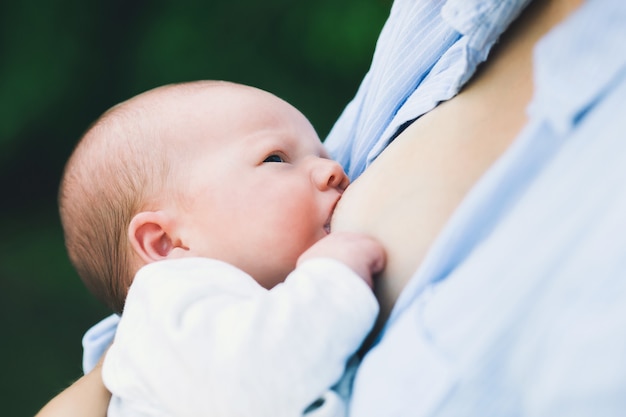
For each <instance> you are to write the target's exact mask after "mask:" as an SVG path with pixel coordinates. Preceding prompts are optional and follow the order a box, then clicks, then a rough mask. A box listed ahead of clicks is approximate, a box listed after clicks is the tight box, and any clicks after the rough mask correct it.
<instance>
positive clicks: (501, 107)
mask: <svg viewBox="0 0 626 417" xmlns="http://www.w3.org/2000/svg"><path fill="white" fill-rule="evenodd" d="M581 3H582V1H581V0H544V1H535V2H533V4H531V6H529V8H528V9H527V10H526V11H525V12H524V13H523V16H521V17H520V18H519V19H518V20H517V21H516V22H515V23H514V24H513V26H512V27H511V28H510V29H509V30H507V32H506V33H505V34H504V35H503V37H502V39H501V41H500V42H499V45H498V46H497V47H496V49H495V50H494V51H493V52H492V54H491V56H490V58H489V59H488V61H487V62H486V63H485V64H484V65H483V67H482V68H481V69H480V70H479V72H478V73H477V74H476V75H475V77H474V78H473V79H472V81H471V82H470V83H469V84H468V85H467V86H466V87H465V88H464V89H463V91H462V92H461V93H460V94H459V95H457V96H456V97H454V98H452V99H451V100H449V101H448V102H446V103H443V104H441V105H440V106H438V107H437V108H436V109H434V110H433V111H431V112H430V113H428V114H427V115H425V116H423V117H421V118H420V119H418V120H417V121H416V122H414V123H413V124H412V125H411V126H410V127H409V128H408V129H407V130H405V131H404V132H403V133H402V134H401V135H400V136H399V137H398V138H396V139H395V140H394V142H393V143H392V144H391V145H390V146H389V147H388V148H387V149H386V150H385V151H384V152H383V153H382V154H381V156H379V157H378V159H377V160H376V161H375V162H374V163H373V164H372V165H371V166H370V167H369V168H368V169H367V171H366V172H365V173H364V174H363V175H362V176H361V177H359V179H358V180H357V181H355V182H354V183H353V184H352V185H351V186H350V187H349V188H348V190H347V191H346V192H345V193H344V195H343V197H342V199H341V201H340V204H338V205H337V208H336V210H335V215H334V217H333V221H332V229H333V234H334V233H335V231H352V232H364V233H368V234H371V235H372V236H374V237H375V238H376V239H377V240H379V241H380V242H382V243H383V245H384V246H385V248H386V250H387V266H386V268H385V269H384V271H383V272H382V278H381V279H378V280H377V281H376V292H377V296H378V298H379V301H380V302H381V321H380V323H383V322H384V320H385V319H386V317H387V316H388V314H389V312H390V311H391V308H392V307H393V304H394V303H395V300H396V298H397V296H398V295H399V293H400V292H401V290H402V288H403V287H404V285H405V284H406V282H407V281H408V279H409V278H410V276H411V275H412V274H413V272H414V271H415V270H416V268H417V267H418V266H419V264H420V263H421V261H422V259H423V257H424V256H425V254H426V252H427V250H428V248H429V247H430V245H431V244H432V243H433V241H434V239H435V238H436V236H437V234H438V233H439V232H440V231H441V228H442V227H443V226H444V224H445V223H446V222H447V220H448V219H449V217H450V215H451V214H452V213H453V211H454V210H455V209H456V207H457V206H458V205H459V204H460V202H461V200H462V199H463V198H464V197H465V195H466V194H467V192H468V191H469V189H470V188H471V187H472V186H473V185H474V184H475V182H476V181H477V180H478V179H479V178H480V176H481V175H482V174H483V173H484V172H485V171H486V170H487V169H488V168H489V167H490V166H491V165H492V164H493V162H494V161H495V160H496V159H497V158H498V157H499V156H500V155H501V154H502V152H504V151H505V150H506V149H507V147H508V146H509V145H510V143H511V141H512V140H513V138H514V137H515V136H516V135H517V133H518V132H519V130H520V129H521V127H522V126H523V124H524V122H525V113H524V111H525V107H526V105H527V103H528V101H529V99H530V97H531V94H532V90H533V85H532V66H531V62H532V57H531V52H532V48H533V47H534V45H535V43H536V41H537V40H538V39H539V38H540V37H541V36H542V35H543V34H545V33H546V32H547V31H548V30H549V29H550V28H552V27H553V26H554V25H556V24H558V23H559V22H561V21H562V20H563V19H564V18H565V17H566V16H567V15H568V14H569V13H571V12H572V11H574V10H575V9H576V8H577V7H578V6H579V5H580V4H581ZM512 80H513V81H512ZM449 120H455V123H454V124H451V123H449ZM400 178H411V181H400V180H399V179H400ZM380 323H379V324H380ZM73 399H74V401H80V400H81V397H79V396H78V395H75V396H74V398H73ZM91 410H92V412H91V413H90V414H89V415H99V414H98V413H99V412H101V411H102V410H101V409H99V408H98V407H97V406H94V407H93V408H92V409H91ZM47 415H50V416H55V415H59V416H60V415H69V414H62V413H58V414H47ZM83 415H87V414H83Z"/></svg>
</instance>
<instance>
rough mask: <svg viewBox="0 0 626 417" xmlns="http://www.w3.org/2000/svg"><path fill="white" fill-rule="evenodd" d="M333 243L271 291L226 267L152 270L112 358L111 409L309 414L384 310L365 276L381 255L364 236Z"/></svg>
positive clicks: (187, 264) (108, 364)
mask: <svg viewBox="0 0 626 417" xmlns="http://www.w3.org/2000/svg"><path fill="white" fill-rule="evenodd" d="M324 241H325V242H323V243H322V242H320V244H319V245H316V247H313V248H311V250H310V251H307V252H310V253H307V254H305V255H303V257H302V258H301V259H300V260H299V267H298V268H297V270H296V271H294V273H293V274H291V275H290V276H289V277H288V279H287V280H286V282H285V283H284V284H281V285H279V286H277V287H275V288H274V289H272V290H271V291H267V290H264V289H263V288H261V287H260V286H259V285H258V284H257V283H256V282H254V281H253V280H252V279H251V278H250V277H249V276H247V275H245V274H243V273H242V272H241V271H239V270H238V269H236V268H233V267H232V266H230V265H226V264H224V263H221V262H218V261H212V260H207V259H186V260H180V261H173V262H167V263H162V264H161V265H156V264H154V265H155V268H150V267H148V268H146V269H145V270H144V271H143V272H146V271H147V272H146V274H143V276H142V273H140V275H139V276H138V277H137V279H136V281H135V283H134V284H133V287H131V291H130V293H129V299H128V304H127V308H126V310H125V313H124V317H123V318H122V321H121V323H120V327H119V329H118V334H117V336H116V342H115V343H114V345H113V347H112V348H111V351H110V352H109V354H108V356H107V358H106V361H105V369H104V380H105V383H106V384H107V386H108V387H109V388H110V389H111V390H112V392H113V393H114V399H113V400H112V403H111V404H112V405H111V409H110V411H113V412H114V411H115V410H116V409H118V410H123V409H126V410H128V409H129V407H130V408H134V414H139V411H141V412H143V413H145V414H151V415H159V414H160V412H164V413H167V412H170V413H174V414H176V415H204V414H208V413H214V414H215V415H239V414H241V415H246V414H254V415H258V416H261V415H268V416H269V415H272V416H275V415H294V413H295V415H297V414H299V413H301V412H302V411H303V410H304V409H305V408H306V406H307V405H309V404H310V403H311V402H312V401H314V400H315V399H316V398H317V397H318V396H319V395H321V394H322V393H323V392H324V391H326V390H327V389H328V388H329V387H330V386H331V385H333V383H334V382H336V381H337V379H338V378H339V377H340V376H341V374H342V372H343V369H344V365H345V361H346V359H347V358H348V357H349V356H350V355H351V354H352V353H353V352H354V351H355V350H356V349H357V348H358V347H359V345H360V343H361V341H362V340H363V338H364V337H365V336H366V334H367V333H368V332H369V330H370V328H371V326H372V324H373V322H374V320H375V317H376V315H377V311H378V310H377V304H376V302H375V299H374V298H373V295H372V293H371V291H370V289H369V288H368V286H367V285H364V283H363V281H366V282H368V283H369V282H371V274H372V273H374V272H376V271H377V269H379V268H380V267H382V263H383V261H382V260H384V257H383V256H382V255H381V254H382V249H380V247H379V246H376V245H377V244H376V243H375V242H373V241H371V240H369V239H366V238H361V237H358V236H356V235H347V234H346V235H344V236H343V237H342V236H340V235H337V236H333V235H332V234H331V235H330V236H329V237H328V238H326V239H324ZM344 246H347V247H352V249H349V248H348V249H346V248H344ZM375 247H377V248H378V249H379V250H376V249H375ZM358 253H360V257H359V256H357V254H358ZM329 258H330V259H329ZM333 258H334V259H333ZM353 258H356V259H353ZM337 259H341V260H342V262H348V263H350V262H352V264H351V267H352V268H354V269H355V270H358V271H359V274H361V275H362V276H360V277H359V276H357V275H356V274H355V273H354V272H353V271H352V270H351V269H350V268H348V267H347V266H346V265H345V264H344V263H340V262H337ZM376 259H378V260H376ZM208 264H210V265H211V270H212V272H211V276H207V269H206V268H205V266H206V265H208ZM152 269H153V270H154V271H158V273H157V274H150V271H151V270H152ZM216 270H217V271H216ZM136 284H137V285H136ZM119 406H122V408H118V407H119ZM137 408H138V409H137ZM120 415H121V414H120Z"/></svg>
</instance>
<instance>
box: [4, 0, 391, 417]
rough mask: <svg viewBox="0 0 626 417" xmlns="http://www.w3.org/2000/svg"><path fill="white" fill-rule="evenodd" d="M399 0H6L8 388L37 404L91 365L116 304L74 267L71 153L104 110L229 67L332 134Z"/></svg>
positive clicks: (23, 405) (30, 407)
mask: <svg viewBox="0 0 626 417" xmlns="http://www.w3.org/2000/svg"><path fill="white" fill-rule="evenodd" d="M390 6H391V0H317V1H316V2H311V3H306V2H298V1H296V0H293V1H288V0H265V1H254V0H215V1H210V0H204V1H199V0H198V1H194V0H178V1H176V2H174V1H170V2H166V1H138V0H135V1H132V0H107V1H106V2H105V1H89V2H87V1H82V0H81V1H78V0H49V1H44V0H35V1H26V2H2V3H0V31H1V32H0V33H1V34H0V178H1V181H2V184H1V188H0V190H1V192H2V197H0V198H1V200H2V204H0V227H1V229H0V230H1V231H2V232H1V233H2V234H3V236H4V238H3V239H0V311H1V313H0V358H1V359H0V360H1V361H2V372H1V373H0V375H1V377H0V398H2V407H3V408H4V411H3V412H2V413H1V414H2V415H6V416H28V415H34V414H35V413H36V412H37V411H38V410H39V409H40V408H41V407H42V406H43V405H44V404H45V403H46V402H47V401H48V400H49V399H50V398H51V397H52V396H53V395H55V394H56V393H57V392H59V391H60V390H61V389H63V388H64V387H66V386H67V385H68V384H69V383H70V382H71V381H73V380H74V379H75V378H77V377H78V376H80V374H81V368H80V367H81V345H80V339H81V337H82V334H83V332H84V331H85V330H86V329H87V328H88V327H89V326H90V325H91V324H93V323H95V322H96V321H97V320H99V319H101V318H102V317H105V316H106V315H108V312H107V310H106V309H105V308H104V307H102V306H101V305H100V304H98V303H97V302H96V301H95V300H94V299H93V298H92V297H91V296H90V295H89V294H88V292H87V291H86V290H85V289H84V288H83V286H82V283H81V282H80V280H79V278H78V277H77V276H76V274H75V273H74V271H73V269H72V267H71V266H70V264H69V262H68V260H67V256H66V253H65V248H64V246H63V237H62V233H61V229H60V224H59V220H58V215H57V208H56V192H57V187H58V183H59V178H60V175H61V171H62V168H63V165H64V163H65V161H66V159H67V158H68V156H69V154H70V152H71V150H72V148H73V145H74V143H75V142H76V140H77V139H78V138H79V136H80V135H81V133H82V132H83V131H84V130H85V129H86V127H87V126H88V125H89V124H90V123H91V122H92V121H93V120H94V119H95V118H96V117H97V116H98V115H99V114H101V113H102V112H103V111H104V110H106V109H107V108H109V107H111V106H112V105H114V104H115V103H118V102H120V101H122V100H124V99H127V98H129V97H131V96H133V95H135V94H137V93H139V92H142V91H144V90H147V89H149V88H152V87H155V86H158V85H162V84H167V83H172V82H180V81H186V80H195V79H226V80H231V81H236V82H241V83H245V84H250V85H254V86H257V87H261V88H263V89H266V90H268V91H271V92H273V93H275V94H277V95H278V96H280V97H282V98H284V99H286V100H287V101H289V102H291V103H292V104H294V105H295V106H296V107H298V108H299V109H300V110H302V111H303V112H304V114H305V115H307V116H308V117H309V118H310V120H311V121H312V122H313V124H314V126H315V127H316V129H317V130H318V133H319V135H320V137H322V138H323V137H324V136H325V135H326V134H327V133H328V131H329V129H330V128H331V126H332V124H333V122H334V121H335V120H336V118H337V117H338V116H339V114H340V112H341V110H342V109H343V107H344V106H345V105H346V104H347V103H348V101H349V99H350V98H351V97H352V96H353V95H354V93H355V92H356V88H357V86H358V84H359V82H360V81H361V79H362V77H363V75H364V74H365V72H366V71H367V68H368V66H369V63H370V60H371V55H372V52H373V50H374V46H375V42H376V38H377V35H378V33H379V32H380V29H381V27H382V25H383V23H384V21H385V19H386V17H387V15H388V13H389V8H390Z"/></svg>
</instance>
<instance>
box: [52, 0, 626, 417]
mask: <svg viewBox="0 0 626 417" xmlns="http://www.w3.org/2000/svg"><path fill="white" fill-rule="evenodd" d="M525 3H526V1H523V0H520V1H496V0H492V1H489V0H482V1H480V0H471V1H470V0H465V1H460V0H448V2H447V3H446V4H445V5H443V7H441V6H442V4H441V2H431V1H416V0H414V1H409V0H396V2H395V3H394V5H393V8H392V11H391V15H390V18H389V20H388V22H387V24H386V25H385V28H384V29H383V32H382V33H381V36H380V39H379V42H378V44H377V51H376V53H375V56H374V60H373V63H372V68H371V70H370V72H369V73H368V75H367V76H366V78H365V79H364V82H363V84H362V86H361V88H360V90H359V92H358V93H357V97H356V98H355V100H354V101H353V102H352V103H351V104H350V105H349V106H348V108H347V109H346V111H345V113H344V115H342V117H341V118H340V120H339V121H338V123H337V125H336V127H335V128H334V129H333V132H331V135H330V137H329V138H328V140H327V142H326V143H327V145H328V147H329V149H330V150H331V152H332V153H333V154H334V156H335V157H337V158H338V159H339V160H340V161H341V162H342V164H343V165H344V166H345V167H346V169H347V170H348V172H349V174H350V175H351V176H352V177H353V178H357V177H358V179H357V180H356V181H354V183H353V184H352V185H351V187H350V188H349V189H348V191H347V192H346V193H345V194H344V196H343V198H342V200H341V204H340V205H339V206H338V207H337V210H336V212H335V217H334V220H333V229H334V230H356V231H362V232H366V233H370V234H372V235H374V236H375V237H377V238H378V239H380V240H381V242H382V243H383V244H384V246H385V247H386V249H387V252H388V266H387V269H386V270H385V272H384V274H383V276H382V277H381V278H380V279H379V280H378V283H379V287H378V288H377V294H378V297H379V299H380V301H381V306H382V314H381V318H380V323H381V325H380V327H379V328H380V329H381V332H380V333H379V335H378V338H377V339H376V340H374V341H373V342H372V343H373V347H372V348H371V349H370V350H369V351H368V352H367V354H366V355H365V357H364V359H363V362H362V365H361V367H360V369H359V371H358V373H357V376H356V379H355V385H354V390H353V399H352V403H351V415H352V416H356V417H363V416H377V417H380V416H392V415H399V416H403V415H411V416H422V415H461V414H462V415H480V416H485V415H487V416H490V415H493V416H500V415H518V414H528V415H564V414H567V415H572V414H578V415H587V414H591V413H593V415H598V414H601V415H617V414H619V413H620V412H621V410H623V409H624V408H626V404H625V403H624V401H625V400H624V398H623V395H622V393H623V392H624V390H625V389H626V369H625V368H624V365H622V362H623V361H621V359H620V358H622V357H623V354H624V353H625V352H626V332H624V331H623V328H624V325H626V312H625V311H624V308H625V307H622V306H626V303H625V302H624V301H626V284H625V283H623V282H624V280H623V279H621V278H622V276H623V275H624V269H626V265H624V262H623V259H626V249H624V248H626V230H625V229H626V221H625V220H624V219H623V214H622V213H625V212H626V195H625V194H626V193H624V192H623V191H621V189H622V188H623V185H622V184H623V183H624V181H626V169H624V168H622V165H624V164H623V163H622V162H621V155H623V153H622V152H620V151H623V150H624V147H625V146H626V143H625V142H624V141H623V140H621V139H622V138H623V137H624V132H625V131H626V125H625V124H624V120H621V119H624V118H622V117H619V112H620V110H619V109H623V108H625V105H626V103H625V101H626V76H625V74H626V56H625V55H626V54H625V53H624V51H623V46H622V45H623V39H626V24H624V23H625V22H626V7H625V6H624V5H622V3H621V0H597V1H593V2H589V3H586V4H581V3H582V1H580V0H544V1H536V2H534V3H532V4H531V5H530V6H528V7H526V8H525V7H524V6H525ZM520 13H521V15H520ZM518 15H520V16H519V17H518ZM512 20H515V22H514V23H513V24H512V25H510V26H508V25H509V23H510V22H511V21H512ZM505 29H506V31H505ZM504 31H505V32H504ZM502 32H504V34H503V35H502V36H501V37H500V34H501V33H502ZM499 37H500V41H499V44H498V45H497V46H496V47H495V48H494V50H493V51H492V53H491V54H490V56H489V59H488V60H487V61H486V63H485V64H484V65H483V66H482V67H481V68H480V70H479V71H478V72H477V73H476V74H474V69H475V68H476V65H477V64H478V63H479V62H481V61H482V60H484V59H485V58H486V56H487V53H488V52H489V50H490V48H491V46H492V45H493V44H494V42H495V40H496V39H498V38H499ZM472 75H473V77H472ZM470 77H472V79H471V81H470V82H469V83H467V84H465V83H466V81H467V80H468V79H469V78H470ZM462 86H463V89H462V90H461V91H460V93H459V94H458V95H456V93H457V92H458V91H459V89H460V88H461V87H462ZM439 102H443V103H442V104H439V105H437V104H438V103H439ZM435 106H436V107H435ZM389 142H391V143H390V144H389ZM383 149H384V152H383ZM370 163H371V165H369V164H370ZM365 167H367V170H365V171H364V172H363V175H360V176H359V174H360V173H361V172H362V171H363V170H364V169H365ZM89 391H90V392H89ZM82 399H88V400H89V401H85V402H84V403H83V404H81V401H80V400H82ZM107 401H108V398H107V393H106V391H105V390H104V389H103V388H102V385H101V382H100V378H99V375H98V373H97V370H96V372H95V373H92V374H89V375H88V376H86V377H85V378H84V379H83V380H81V381H79V382H78V383H77V384H76V385H74V386H73V387H71V388H70V389H68V390H67V391H66V392H64V393H63V394H62V395H61V396H59V397H58V398H57V399H55V400H53V402H52V403H51V404H50V405H49V406H48V407H49V408H47V409H45V410H44V411H42V414H41V415H57V414H56V413H58V415H60V413H61V412H64V415H70V413H71V412H81V413H82V415H96V414H100V415H104V413H105V410H106V404H107ZM85 403H86V404H85ZM71 406H75V407H80V406H85V407H87V408H86V409H85V410H84V411H83V410H80V411H79V410H78V409H75V410H71V409H68V408H67V407H71ZM64 407H65V408H64ZM61 410H63V411H61Z"/></svg>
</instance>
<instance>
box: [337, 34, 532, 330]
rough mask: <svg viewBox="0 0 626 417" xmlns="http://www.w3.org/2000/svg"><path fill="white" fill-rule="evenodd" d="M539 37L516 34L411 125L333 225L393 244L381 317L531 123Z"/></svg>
mask: <svg viewBox="0 0 626 417" xmlns="http://www.w3.org/2000/svg"><path fill="white" fill-rule="evenodd" d="M533 43H534V42H529V40H528V39H525V40H524V42H521V41H517V39H516V38H515V37H514V38H513V39H511V40H510V41H508V43H505V42H503V44H504V45H501V46H503V47H504V46H506V48H505V51H503V52H502V53H497V54H496V55H495V56H494V57H493V60H492V61H491V62H490V64H489V66H488V67H486V68H484V69H483V70H482V71H481V72H480V73H479V74H477V76H476V77H475V79H474V80H472V82H471V83H470V84H469V85H468V86H467V87H466V88H465V89H464V90H463V91H462V92H461V93H460V94H459V95H457V96H456V97H455V98H453V99H451V100H449V101H448V102H446V103H443V104H441V105H439V106H438V107H437V108H435V109H434V110H432V111H431V112H429V113H428V114H426V115H424V116H422V117H420V118H419V119H418V120H417V121H415V122H414V123H413V124H412V125H411V126H409V127H408V128H407V129H406V130H405V131H404V132H403V133H402V134H401V135H399V136H398V137H397V138H396V139H395V140H394V141H393V143H391V144H390V145H389V146H388V147H387V149H385V151H384V152H383V153H382V154H381V155H380V156H379V157H378V158H377V159H376V160H375V162H374V163H373V164H372V165H371V166H370V167H368V168H367V170H366V171H365V172H364V173H363V174H362V175H361V176H360V177H359V178H358V179H357V180H356V181H354V182H353V184H351V185H350V186H349V187H348V189H347V190H346V192H345V193H344V194H343V197H342V199H341V201H340V203H339V205H338V206H337V209H336V211H335V215H334V218H333V222H332V230H335V231H339V230H345V231H358V232H364V233H368V234H370V235H372V236H374V237H376V238H377V239H379V240H380V242H381V243H382V244H383V245H384V246H385V248H386V250H387V256H388V263H387V267H386V269H385V270H384V272H383V273H382V275H381V276H380V277H379V278H378V280H377V287H376V292H377V296H378V298H379V300H380V302H381V320H385V319H386V317H387V316H388V314H389V312H390V310H391V307H392V306H393V304H394V302H395V300H396V298H397V297H398V295H399V293H400V292H401V290H402V288H403V287H404V285H405V284H406V282H407V281H408V280H409V278H410V277H411V276H412V275H413V274H414V273H415V271H416V270H417V269H418V268H419V266H420V264H421V262H422V260H423V259H424V257H425V255H426V253H427V251H428V249H429V248H430V246H431V245H432V243H433V242H434V240H435V239H436V237H437V235H438V234H439V233H440V231H441V230H442V228H443V226H444V225H445V224H446V222H447V221H448V219H449V218H450V216H451V215H452V213H453V212H454V211H455V210H456V208H457V207H458V206H459V204H460V203H461V201H462V200H463V198H464V197H465V196H466V194H467V193H468V191H469V190H470V189H471V188H472V186H473V185H474V184H475V183H476V182H477V181H478V180H479V178H480V177H481V176H482V175H483V174H484V173H485V171H486V170H487V169H488V168H489V167H490V166H491V165H492V164H493V163H494V161H495V160H496V159H497V158H498V157H499V156H500V155H501V154H502V153H503V152H504V151H505V150H506V149H507V147H508V146H509V145H510V143H511V142H512V141H513V139H514V138H515V136H516V135H517V133H518V132H519V130H520V129H521V127H522V126H523V125H524V123H525V112H524V109H525V107H526V105H527V102H528V101H529V99H530V94H531V91H532V81H531V66H530V62H531V60H530V53H531V49H532V48H531V47H532V45H533Z"/></svg>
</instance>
